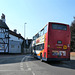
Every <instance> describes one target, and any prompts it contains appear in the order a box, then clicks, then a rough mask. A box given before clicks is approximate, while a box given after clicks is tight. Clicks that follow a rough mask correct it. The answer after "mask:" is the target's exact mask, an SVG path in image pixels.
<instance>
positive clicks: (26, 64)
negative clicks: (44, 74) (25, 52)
mask: <svg viewBox="0 0 75 75" xmlns="http://www.w3.org/2000/svg"><path fill="white" fill-rule="evenodd" d="M28 58H29V56H27V57H26V61H28ZM26 66H27V68H28V70H29V71H31V72H32V74H33V75H35V73H34V72H33V71H32V69H31V68H30V67H29V64H28V63H27V62H26Z"/></svg>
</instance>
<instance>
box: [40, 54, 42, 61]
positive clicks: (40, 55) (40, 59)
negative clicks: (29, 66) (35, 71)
mask: <svg viewBox="0 0 75 75" xmlns="http://www.w3.org/2000/svg"><path fill="white" fill-rule="evenodd" d="M40 60H41V61H42V62H43V60H42V53H41V54H40Z"/></svg>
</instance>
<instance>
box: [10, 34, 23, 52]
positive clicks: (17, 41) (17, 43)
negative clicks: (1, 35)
mask: <svg viewBox="0 0 75 75" xmlns="http://www.w3.org/2000/svg"><path fill="white" fill-rule="evenodd" d="M9 37H10V38H9V53H21V44H22V42H23V39H21V38H18V37H16V36H13V35H11V34H9ZM12 46H14V47H12Z"/></svg>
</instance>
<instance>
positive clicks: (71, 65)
mask: <svg viewBox="0 0 75 75" xmlns="http://www.w3.org/2000/svg"><path fill="white" fill-rule="evenodd" d="M46 63H47V64H49V65H52V66H56V67H62V68H69V69H75V60H70V61H61V62H58V61H54V62H46Z"/></svg>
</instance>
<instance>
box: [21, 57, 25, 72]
mask: <svg viewBox="0 0 75 75" xmlns="http://www.w3.org/2000/svg"><path fill="white" fill-rule="evenodd" d="M24 59H25V57H23V58H22V60H21V63H20V69H21V71H24V68H23V61H24Z"/></svg>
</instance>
